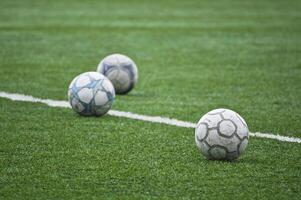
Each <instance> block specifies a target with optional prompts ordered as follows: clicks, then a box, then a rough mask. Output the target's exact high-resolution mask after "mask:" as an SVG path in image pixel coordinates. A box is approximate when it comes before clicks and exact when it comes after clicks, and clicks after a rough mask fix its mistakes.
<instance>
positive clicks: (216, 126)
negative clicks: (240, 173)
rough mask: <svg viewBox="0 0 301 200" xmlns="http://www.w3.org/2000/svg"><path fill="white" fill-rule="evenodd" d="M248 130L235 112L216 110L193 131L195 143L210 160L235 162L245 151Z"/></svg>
mask: <svg viewBox="0 0 301 200" xmlns="http://www.w3.org/2000/svg"><path fill="white" fill-rule="evenodd" d="M248 139H249V129H248V126H247V124H246V122H245V120H244V119H243V118H242V117H241V116H240V115H239V114H237V113H236V112H234V111H232V110H228V109H216V110H212V111H210V112H208V113H207V114H205V115H204V116H203V117H202V118H201V119H200V121H199V122H198V124H197V127H196V129H195V142H196V145H197V147H198V148H199V149H200V151H201V153H202V154H203V155H204V156H205V157H206V158H207V159H210V160H229V161H231V160H235V159H237V158H238V157H239V156H240V155H241V154H242V153H243V152H244V151H245V149H246V147H247V145H248Z"/></svg>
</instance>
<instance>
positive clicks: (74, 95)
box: [68, 72, 115, 116]
mask: <svg viewBox="0 0 301 200" xmlns="http://www.w3.org/2000/svg"><path fill="white" fill-rule="evenodd" d="M114 98H115V90H114V87H113V85H112V83H111V81H110V80H109V79H108V78H106V77H105V76H104V75H102V74H100V73H98V72H86V73H83V74H80V75H78V76H77V77H75V78H74V79H73V81H72V82H71V84H70V86H69V89H68V99H69V102H70V105H71V107H72V109H73V110H74V111H75V112H77V113H79V114H80V115H85V116H91V115H94V116H102V115H104V114H106V113H107V112H108V111H109V110H110V108H111V107H112V104H113V101H114Z"/></svg>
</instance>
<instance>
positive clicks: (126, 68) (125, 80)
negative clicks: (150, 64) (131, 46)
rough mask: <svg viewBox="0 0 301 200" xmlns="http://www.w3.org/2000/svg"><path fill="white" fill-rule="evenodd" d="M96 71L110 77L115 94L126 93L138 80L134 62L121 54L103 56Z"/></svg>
mask: <svg viewBox="0 0 301 200" xmlns="http://www.w3.org/2000/svg"><path fill="white" fill-rule="evenodd" d="M97 72H99V73H102V74H103V75H105V76H106V77H108V79H110V81H111V82H112V83H113V85H114V88H115V91H116V93H117V94H126V93H128V92H129V91H131V90H132V89H133V88H134V86H135V84H136V83H137V80H138V70H137V66H136V64H135V63H134V61H133V60H132V59H130V58H129V57H127V56H125V55H121V54H112V55H109V56H107V57H105V58H104V59H103V60H102V61H101V62H100V63H99V65H98V67H97Z"/></svg>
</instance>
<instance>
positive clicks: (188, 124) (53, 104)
mask: <svg viewBox="0 0 301 200" xmlns="http://www.w3.org/2000/svg"><path fill="white" fill-rule="evenodd" d="M0 97H2V98H6V99H10V100H12V101H25V102H35V103H43V104H46V105H48V106H50V107H61V108H71V107H70V105H69V103H68V102H67V101H57V100H51V99H39V98H35V97H33V96H28V95H23V94H14V93H7V92H1V91H0ZM108 114H109V115H112V116H116V117H125V118H129V119H136V120H142V121H147V122H153V123H161V124H167V125H172V126H178V127H184V128H195V127H196V124H195V123H191V122H185V121H181V120H177V119H170V118H167V117H160V116H146V115H140V114H135V113H131V112H124V111H117V110H110V111H109V112H108ZM250 136H253V137H258V138H268V139H274V140H278V141H282V142H293V143H301V138H294V137H287V136H281V135H275V134H272V133H260V132H255V133H250Z"/></svg>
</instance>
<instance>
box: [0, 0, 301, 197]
mask: <svg viewBox="0 0 301 200" xmlns="http://www.w3.org/2000/svg"><path fill="white" fill-rule="evenodd" d="M300 10H301V2H300V1H298V0H288V1H281V0H273V1H272V0H270V1H269V0H262V1H259V0H258V1H240V0H236V1H230V0H222V1H209V0H206V1H198V0H186V1H180V0H179V1H175V0H170V1H166V0H163V1H159V0H158V1H146V0H145V1H143V0H139V1H138V0H135V1H134V0H130V1H125V0H110V1H96V0H95V1H92V0H90V1H79V0H78V1H75V0H73V1H71V0H62V1H46V0H43V1H38V0H36V1H33V0H14V1H10V0H1V1H0V45H1V48H0V91H5V92H11V93H22V94H27V95H32V96H34V97H39V98H49V99H55V100H66V96H67V87H68V85H69V83H70V81H71V80H72V79H73V78H74V77H75V76H76V75H78V74H80V73H82V72H86V71H95V70H96V67H97V65H98V63H99V61H100V60H101V59H102V58H103V57H104V56H106V55H108V54H111V53H115V52H118V53H123V54H126V55H128V56H130V57H131V58H132V59H133V60H135V62H136V63H137V66H138V69H139V82H138V84H137V86H136V88H135V89H134V90H133V91H132V92H131V93H130V94H129V95H127V96H118V97H117V98H116V101H115V103H114V106H113V109H115V110H121V111H131V112H134V113H139V114H145V115H158V116H166V117H172V118H176V119H180V120H185V121H191V122H196V121H198V119H199V118H200V117H201V116H202V115H203V114H205V113H206V112H208V111H210V110H212V109H215V108H219V107H224V108H230V109H233V110H235V111H237V112H238V113H239V114H241V116H243V117H244V118H245V120H246V121H247V123H248V125H249V128H250V130H251V131H253V132H255V131H260V132H270V133H275V134H281V135H287V136H293V137H301V123H300V121H301V56H300V53H301V12H300ZM193 132H194V131H193V129H187V128H178V127H172V126H168V125H162V124H153V123H149V122H141V121H136V120H130V119H125V118H117V117H111V116H105V117H103V118H87V117H80V116H78V115H76V114H74V113H73V112H72V110H70V109H62V108H50V107H47V106H45V105H41V104H37V103H26V102H12V101H9V100H5V99H2V98H0V138H1V139H0V199H92V198H95V199H104V198H106V199H118V198H120V199H133V198H136V199H142V198H145V199H150V198H159V199H162V198H172V199H177V198H181V199H199V198H203V199H221V198H224V199H238V198H241V199H300V198H301V156H300V155H301V145H300V144H296V143H285V142H279V141H273V140H268V139H255V138H251V139H250V143H249V146H248V149H247V151H246V153H245V154H244V155H243V156H242V157H241V159H240V160H239V161H238V162H234V163H229V162H212V161H207V160H205V159H204V158H203V157H202V156H201V155H199V152H198V151H197V149H196V147H195V144H194V133H193Z"/></svg>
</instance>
